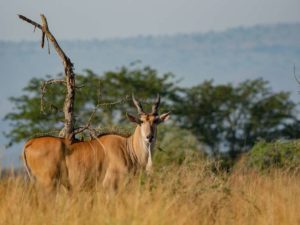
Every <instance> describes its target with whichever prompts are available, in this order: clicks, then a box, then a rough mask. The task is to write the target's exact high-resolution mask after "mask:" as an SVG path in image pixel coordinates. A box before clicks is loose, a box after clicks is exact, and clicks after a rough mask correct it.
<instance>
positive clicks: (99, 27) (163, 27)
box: [0, 0, 300, 40]
mask: <svg viewBox="0 0 300 225" xmlns="http://www.w3.org/2000/svg"><path fill="white" fill-rule="evenodd" d="M299 12H300V0H85V1H74V0H51V1H46V0H39V1H35V0H26V1H20V0H10V1H8V0H0V40H24V39H26V40H33V39H35V40H36V39H37V38H38V37H37V36H39V34H36V36H34V35H32V27H31V26H27V25H24V24H23V23H22V21H19V20H18V19H17V17H16V14H23V15H26V16H27V17H29V18H32V19H34V20H37V21H40V18H39V14H40V13H44V14H45V15H46V16H47V18H48V21H49V24H50V29H51V30H52V32H53V33H54V34H55V35H56V37H57V38H58V39H94V38H97V39H106V38H122V37H130V36H137V35H163V34H174V33H190V32H206V31H210V30H215V31H218V30H224V29H227V28H231V27H236V26H252V25H255V24H270V23H284V22H300V13H299Z"/></svg>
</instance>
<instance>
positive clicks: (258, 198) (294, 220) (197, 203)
mask: <svg viewBox="0 0 300 225" xmlns="http://www.w3.org/2000/svg"><path fill="white" fill-rule="evenodd" d="M211 168H212V163H211V162H208V161H205V160H203V159H197V158H195V159H190V160H186V161H185V162H184V163H183V164H182V165H180V166H179V165H172V164H170V165H168V166H164V167H163V166H161V167H159V168H156V170H155V172H154V174H153V175H152V176H151V177H144V176H138V177H136V178H134V179H132V182H130V183H129V184H127V185H126V186H124V187H123V188H121V189H120V191H119V192H118V193H117V194H116V195H115V196H113V197H110V198H108V197H107V194H106V193H105V192H103V190H101V188H100V189H99V190H98V191H90V192H80V193H73V194H72V195H70V194H68V193H66V192H65V191H64V190H59V191H58V193H57V194H56V195H49V196H44V195H42V194H39V193H38V192H37V191H36V189H35V188H33V186H32V185H30V184H28V182H26V181H25V180H24V177H21V176H20V177H18V176H16V177H14V176H11V177H8V178H5V179H2V180H1V181H0V224H1V225H2V224H3V225H4V224H5V225H10V224H15V225H25V224H26V225H28V224H36V225H41V224H64V225H68V224H69V225H77V224H78V225H89V224H107V225H109V224H115V225H117V224H124V225H125V224H126V225H127V224H136V225H142V224H145V225H146V224H153V225H159V224H161V225H174V224H186V225H193V224H228V225H232V224H243V225H247V224H252V225H260V224H264V225H267V224H270V225H273V224H274V225H276V224H278V225H285V224H291V225H296V224H300V213H299V209H300V177H299V175H296V174H291V173H288V172H285V171H280V170H274V171H271V172H270V173H265V174H263V173H258V172H255V171H249V170H248V171H245V170H243V169H242V168H239V169H236V170H235V171H233V172H232V173H231V174H226V173H222V172H212V169H211Z"/></svg>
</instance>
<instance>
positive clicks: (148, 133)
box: [127, 94, 170, 144]
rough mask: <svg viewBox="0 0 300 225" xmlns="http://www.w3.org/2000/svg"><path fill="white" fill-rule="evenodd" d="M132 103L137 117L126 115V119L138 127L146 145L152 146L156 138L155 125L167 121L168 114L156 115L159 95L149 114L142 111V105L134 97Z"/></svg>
mask: <svg viewBox="0 0 300 225" xmlns="http://www.w3.org/2000/svg"><path fill="white" fill-rule="evenodd" d="M132 101H133V104H134V105H135V107H136V108H137V111H138V116H133V115H130V114H127V117H128V119H129V120H130V121H131V122H134V123H136V124H138V126H140V128H141V129H140V130H141V135H142V138H143V139H144V141H145V142H146V143H147V144H152V143H153V142H154V141H155V138H156V128H157V125H158V124H160V123H162V122H165V121H166V120H168V119H169V115H170V113H169V112H168V113H164V114H161V115H159V114H158V108H159V104H160V96H159V94H158V95H157V98H156V100H155V102H154V103H153V105H152V111H151V113H146V112H145V111H144V110H143V107H142V104H141V103H140V102H139V101H137V100H136V99H135V97H134V95H132Z"/></svg>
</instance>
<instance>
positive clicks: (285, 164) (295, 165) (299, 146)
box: [247, 140, 300, 170]
mask: <svg viewBox="0 0 300 225" xmlns="http://www.w3.org/2000/svg"><path fill="white" fill-rule="evenodd" d="M247 164H248V166H250V167H254V168H256V169H259V170H269V169H272V168H284V169H289V170H294V169H300V142H299V141H280V140H278V141H275V142H271V143H267V142H266V141H260V142H258V143H257V144H255V146H254V147H253V148H252V150H251V151H250V152H249V155H248V159H247Z"/></svg>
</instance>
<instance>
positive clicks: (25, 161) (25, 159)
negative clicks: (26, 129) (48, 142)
mask: <svg viewBox="0 0 300 225" xmlns="http://www.w3.org/2000/svg"><path fill="white" fill-rule="evenodd" d="M26 147H27V145H24V148H23V154H22V156H23V161H24V166H25V169H26V172H27V175H28V177H29V180H31V181H32V180H33V176H32V174H31V170H30V168H29V167H28V163H27V158H26Z"/></svg>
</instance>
